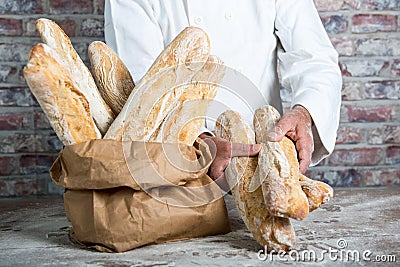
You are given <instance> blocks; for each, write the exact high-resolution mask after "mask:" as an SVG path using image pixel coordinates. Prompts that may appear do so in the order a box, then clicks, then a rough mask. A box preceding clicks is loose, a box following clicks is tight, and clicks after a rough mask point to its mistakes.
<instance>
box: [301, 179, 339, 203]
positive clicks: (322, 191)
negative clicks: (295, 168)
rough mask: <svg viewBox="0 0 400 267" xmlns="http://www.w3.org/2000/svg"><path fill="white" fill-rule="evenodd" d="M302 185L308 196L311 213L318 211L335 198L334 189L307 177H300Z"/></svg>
mask: <svg viewBox="0 0 400 267" xmlns="http://www.w3.org/2000/svg"><path fill="white" fill-rule="evenodd" d="M300 185H301V188H302V189H303V191H304V193H305V194H306V195H307V198H308V204H309V207H310V211H313V210H316V209H317V208H319V207H320V206H321V205H322V204H325V203H327V202H328V201H329V200H330V199H331V198H332V197H333V188H332V187H331V186H330V185H328V184H326V183H324V182H321V181H316V180H313V179H310V178H308V177H307V176H305V175H300Z"/></svg>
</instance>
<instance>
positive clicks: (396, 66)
mask: <svg viewBox="0 0 400 267" xmlns="http://www.w3.org/2000/svg"><path fill="white" fill-rule="evenodd" d="M392 75H394V76H400V59H395V60H393V64H392Z"/></svg>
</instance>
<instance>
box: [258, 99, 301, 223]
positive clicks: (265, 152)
mask: <svg viewBox="0 0 400 267" xmlns="http://www.w3.org/2000/svg"><path fill="white" fill-rule="evenodd" d="M274 118H275V119H276V118H279V113H278V111H277V110H276V109H275V108H273V107H272V106H265V107H263V108H259V109H257V110H256V112H255V114H254V121H253V123H254V129H255V132H256V140H257V142H258V143H259V144H262V148H261V150H260V153H259V156H258V168H257V171H256V174H255V179H254V180H256V181H257V180H259V181H263V182H262V183H261V186H262V191H263V195H264V200H265V203H266V205H267V206H268V210H269V211H270V212H271V214H273V215H275V216H280V217H289V218H293V219H296V220H303V219H304V218H306V217H307V215H308V212H309V205H308V200H307V196H306V194H305V193H304V192H303V190H302V188H301V186H300V182H299V177H300V172H299V164H298V162H297V157H294V158H293V157H287V156H286V154H285V151H288V149H290V146H291V145H292V144H293V143H292V142H291V141H290V139H288V138H284V139H283V140H282V141H280V142H269V141H268V140H267V138H266V135H267V134H268V132H269V131H270V130H271V129H272V128H273V126H274V121H273V120H274Z"/></svg>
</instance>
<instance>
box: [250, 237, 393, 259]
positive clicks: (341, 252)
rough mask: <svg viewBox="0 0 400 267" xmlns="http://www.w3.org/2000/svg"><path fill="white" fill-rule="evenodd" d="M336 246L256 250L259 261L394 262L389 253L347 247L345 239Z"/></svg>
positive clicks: (340, 240)
mask: <svg viewBox="0 0 400 267" xmlns="http://www.w3.org/2000/svg"><path fill="white" fill-rule="evenodd" d="M336 245H337V247H336V248H333V247H329V248H328V249H324V250H321V251H318V252H317V251H315V250H301V251H297V250H291V251H289V252H286V251H283V250H279V251H275V250H271V251H270V252H269V253H268V252H267V248H266V247H265V248H264V249H261V250H259V251H258V252H257V258H258V259H259V260H261V261H269V262H273V261H282V262H289V261H297V262H323V261H327V260H329V261H333V262H339V261H340V262H361V261H365V262H396V260H397V259H396V255H391V254H386V255H385V254H379V255H378V254H376V255H375V254H374V253H373V252H372V251H371V250H357V249H353V250H352V249H348V243H347V241H346V240H345V239H342V238H341V239H339V240H338V241H337V244H336Z"/></svg>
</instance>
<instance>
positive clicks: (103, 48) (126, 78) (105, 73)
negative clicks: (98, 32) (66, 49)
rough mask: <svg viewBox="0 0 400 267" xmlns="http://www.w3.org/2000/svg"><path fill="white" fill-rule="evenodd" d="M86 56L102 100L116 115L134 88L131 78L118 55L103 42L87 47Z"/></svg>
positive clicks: (96, 42)
mask: <svg viewBox="0 0 400 267" xmlns="http://www.w3.org/2000/svg"><path fill="white" fill-rule="evenodd" d="M88 55H89V60H90V65H91V66H92V72H93V76H94V78H95V80H96V82H97V84H98V85H99V87H100V90H101V91H102V93H103V97H104V100H105V101H106V103H107V104H108V106H110V108H111V109H112V111H113V112H114V114H115V115H118V114H119V113H120V111H121V109H122V107H123V106H124V105H125V103H126V100H127V99H128V97H129V95H130V93H131V92H132V90H133V88H134V87H135V83H134V81H133V79H132V76H131V74H130V73H129V70H128V68H127V67H126V66H125V64H124V63H123V62H122V60H121V59H120V58H119V57H118V55H117V54H116V53H115V52H114V51H113V50H112V49H111V48H110V47H109V46H107V45H106V44H105V43H103V42H100V41H95V42H92V43H91V44H90V45H89V47H88Z"/></svg>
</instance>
